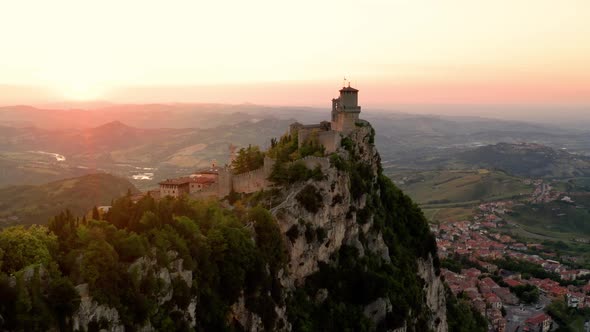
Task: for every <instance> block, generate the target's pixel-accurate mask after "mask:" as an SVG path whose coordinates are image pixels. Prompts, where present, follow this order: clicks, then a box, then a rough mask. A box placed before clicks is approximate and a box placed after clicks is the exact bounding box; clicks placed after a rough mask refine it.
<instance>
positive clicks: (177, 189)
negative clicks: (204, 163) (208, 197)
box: [159, 176, 217, 197]
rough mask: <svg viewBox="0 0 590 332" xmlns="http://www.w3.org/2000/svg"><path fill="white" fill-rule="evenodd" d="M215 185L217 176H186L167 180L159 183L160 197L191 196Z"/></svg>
mask: <svg viewBox="0 0 590 332" xmlns="http://www.w3.org/2000/svg"><path fill="white" fill-rule="evenodd" d="M216 183H217V176H214V177H213V176H188V177H182V178H176V179H167V180H166V181H162V182H160V183H159V185H160V197H165V196H171V197H180V196H182V195H193V194H197V193H199V192H202V191H206V190H207V189H208V188H209V187H211V186H213V185H214V184H216Z"/></svg>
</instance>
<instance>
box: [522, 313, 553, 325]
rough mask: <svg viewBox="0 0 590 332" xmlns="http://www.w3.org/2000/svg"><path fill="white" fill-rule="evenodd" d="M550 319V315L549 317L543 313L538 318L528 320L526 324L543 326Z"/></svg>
mask: <svg viewBox="0 0 590 332" xmlns="http://www.w3.org/2000/svg"><path fill="white" fill-rule="evenodd" d="M548 319H551V317H549V315H547V314H545V313H541V314H538V315H536V316H533V317H531V318H529V319H527V320H526V322H525V323H527V324H535V325H536V324H541V323H543V322H544V321H546V320H548Z"/></svg>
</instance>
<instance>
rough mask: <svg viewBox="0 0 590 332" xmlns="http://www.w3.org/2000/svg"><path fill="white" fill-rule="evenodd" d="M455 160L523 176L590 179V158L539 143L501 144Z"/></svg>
mask: <svg viewBox="0 0 590 332" xmlns="http://www.w3.org/2000/svg"><path fill="white" fill-rule="evenodd" d="M456 159H457V160H459V161H461V162H464V163H466V164H468V165H470V166H472V167H481V168H495V169H501V170H504V171H506V172H508V173H511V174H513V175H517V176H524V177H558V178H564V177H580V176H590V157H586V156H581V155H575V154H571V153H569V152H567V151H565V150H556V149H552V148H550V147H547V146H544V145H540V144H531V143H522V144H508V143H499V144H495V145H488V146H483V147H479V148H477V149H474V150H470V151H465V152H462V153H459V154H457V155H456Z"/></svg>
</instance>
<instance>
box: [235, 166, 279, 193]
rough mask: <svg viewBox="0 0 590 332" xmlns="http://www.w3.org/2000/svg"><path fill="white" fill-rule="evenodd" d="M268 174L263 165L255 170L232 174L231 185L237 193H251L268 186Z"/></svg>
mask: <svg viewBox="0 0 590 332" xmlns="http://www.w3.org/2000/svg"><path fill="white" fill-rule="evenodd" d="M268 175H270V174H267V172H266V170H265V169H264V167H261V168H259V169H257V170H254V171H251V172H247V173H243V174H238V175H234V176H233V179H232V187H233V190H234V191H235V192H238V193H253V192H256V191H259V190H261V189H265V188H268V187H269V186H270V185H271V183H270V181H268V179H267V178H268Z"/></svg>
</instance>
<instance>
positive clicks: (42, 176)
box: [0, 104, 590, 189]
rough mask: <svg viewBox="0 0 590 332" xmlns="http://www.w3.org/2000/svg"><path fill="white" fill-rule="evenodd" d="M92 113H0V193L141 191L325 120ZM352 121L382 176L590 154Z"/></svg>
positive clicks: (287, 113) (512, 129)
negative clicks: (471, 157)
mask: <svg viewBox="0 0 590 332" xmlns="http://www.w3.org/2000/svg"><path fill="white" fill-rule="evenodd" d="M58 106H59V105H58ZM80 106H84V105H80ZM86 106H88V105H86ZM91 106H92V107H89V108H88V109H38V108H34V107H30V106H12V107H3V108H0V166H2V167H0V187H1V186H3V185H9V184H39V183H43V182H47V181H52V180H57V179H63V178H67V177H72V176H79V175H82V174H87V173H91V172H95V171H96V170H100V171H105V172H109V173H113V174H117V175H120V176H123V177H126V178H128V179H130V180H131V181H133V183H134V184H135V185H136V186H138V187H141V188H142V189H146V188H149V187H153V186H155V185H156V183H157V182H158V180H161V179H165V178H168V177H173V176H178V175H183V174H186V173H187V172H191V171H193V170H194V169H195V168H201V167H206V166H208V165H210V164H211V163H212V162H217V164H224V163H226V162H227V161H228V159H229V149H228V148H229V145H230V144H233V145H236V146H238V147H244V146H247V145H248V144H253V145H260V146H262V147H263V148H264V147H266V146H267V145H268V144H269V142H268V137H278V136H280V135H282V134H283V133H285V132H286V130H287V128H288V125H289V124H290V123H292V122H294V121H296V120H297V121H299V122H301V123H317V122H318V121H321V120H327V119H329V117H330V113H329V109H328V108H327V107H326V108H325V109H317V108H304V107H300V108H297V107H266V106H258V105H247V104H244V105H220V104H147V105H112V104H97V105H91ZM361 118H364V119H367V120H369V121H370V122H371V123H373V125H374V127H375V130H376V132H377V136H376V144H377V146H378V148H379V150H380V151H381V156H382V158H383V161H384V166H385V167H388V168H391V169H402V170H404V169H406V170H407V169H422V170H425V169H436V168H438V167H446V166H445V165H447V166H448V162H449V159H450V158H451V156H453V157H454V156H456V155H457V154H460V153H463V152H467V151H471V150H473V149H477V148H479V147H482V146H486V145H493V144H497V143H500V142H506V143H511V144H517V143H520V142H531V143H537V144H541V145H545V146H548V147H551V148H554V149H562V148H567V151H570V152H573V153H577V154H581V155H583V154H586V155H590V131H582V130H577V129H564V128H560V127H556V126H549V125H539V124H533V123H525V122H516V121H501V120H493V119H485V118H478V117H450V116H434V115H411V114H401V113H378V112H371V110H363V112H362V113H361ZM2 124H4V126H2ZM38 151H42V152H46V153H56V154H60V155H63V156H64V158H65V160H63V161H59V162H57V161H56V160H55V159H53V160H52V158H50V155H43V154H39V153H38ZM455 160H456V159H455ZM456 161H457V160H456ZM466 162H467V161H466ZM462 163H464V162H462ZM451 166H452V165H451ZM143 173H148V174H143ZM565 173H566V174H568V173H571V174H573V173H572V172H570V171H565ZM133 176H136V177H138V178H141V179H142V180H136V179H133Z"/></svg>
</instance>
